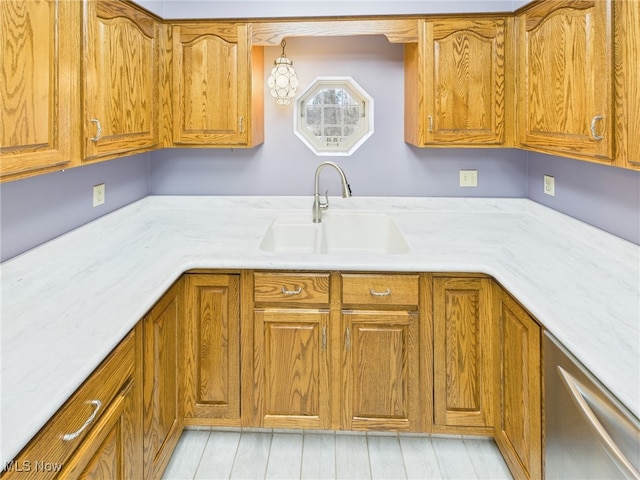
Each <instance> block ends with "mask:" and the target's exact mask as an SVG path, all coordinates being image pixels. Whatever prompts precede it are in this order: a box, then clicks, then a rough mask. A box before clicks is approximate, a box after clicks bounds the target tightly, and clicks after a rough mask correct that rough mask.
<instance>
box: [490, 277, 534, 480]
mask: <svg viewBox="0 0 640 480" xmlns="http://www.w3.org/2000/svg"><path fill="white" fill-rule="evenodd" d="M496 291H497V292H498V296H499V299H498V301H497V302H496V306H497V309H498V311H497V312H496V317H497V318H498V331H499V341H498V347H499V351H500V355H499V363H500V367H501V375H500V382H499V385H500V390H499V395H498V396H499V399H500V405H499V407H500V408H499V409H498V413H499V414H498V415H497V418H496V428H495V433H494V436H495V440H496V443H497V444H498V447H499V448H500V451H501V452H502V455H503V456H504V458H505V461H506V462H507V465H509V469H510V470H511V473H512V474H513V476H514V477H515V478H517V479H536V478H542V414H541V405H542V394H541V388H542V387H541V366H540V365H541V363H540V349H541V344H540V331H541V329H540V326H539V325H538V324H537V323H536V322H535V321H534V320H533V319H532V318H531V317H530V316H529V314H528V313H527V312H526V311H525V310H524V309H523V308H522V307H521V306H520V305H519V304H518V303H516V302H515V301H514V300H513V299H512V298H511V297H510V296H509V295H508V294H507V293H506V292H505V291H504V290H502V289H500V288H496Z"/></svg>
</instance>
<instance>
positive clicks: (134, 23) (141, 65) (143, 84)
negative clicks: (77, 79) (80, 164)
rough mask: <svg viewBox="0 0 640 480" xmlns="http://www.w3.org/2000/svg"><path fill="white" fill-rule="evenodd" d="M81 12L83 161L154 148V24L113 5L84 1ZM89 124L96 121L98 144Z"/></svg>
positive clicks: (104, 1)
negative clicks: (82, 28)
mask: <svg viewBox="0 0 640 480" xmlns="http://www.w3.org/2000/svg"><path fill="white" fill-rule="evenodd" d="M84 8H85V12H84V16H85V22H84V35H85V41H84V57H83V58H84V60H85V61H84V65H83V74H84V75H83V76H84V82H85V83H84V118H83V128H84V160H85V161H88V160H95V159H98V158H99V159H106V158H113V157H114V156H122V154H125V153H127V154H131V153H138V152H141V151H145V150H148V149H152V148H156V147H157V146H158V142H159V139H158V138H159V137H158V108H159V101H158V97H159V94H160V90H159V82H158V78H159V76H158V67H159V47H160V39H159V36H160V24H159V22H157V21H155V19H154V18H152V17H151V16H149V15H147V14H145V13H143V12H141V11H140V10H138V9H136V8H135V7H133V6H131V5H130V4H128V3H124V2H121V1H116V0H100V1H96V0H85V2H84ZM91 119H96V120H98V121H99V122H100V126H101V136H100V139H99V140H97V141H96V140H92V138H93V137H95V136H96V133H97V127H96V125H95V124H94V123H93V122H91Z"/></svg>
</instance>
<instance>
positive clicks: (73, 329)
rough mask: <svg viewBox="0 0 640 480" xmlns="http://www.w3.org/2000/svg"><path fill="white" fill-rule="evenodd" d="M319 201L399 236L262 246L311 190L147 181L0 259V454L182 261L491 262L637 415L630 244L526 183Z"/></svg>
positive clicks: (254, 264) (635, 254)
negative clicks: (378, 248)
mask: <svg viewBox="0 0 640 480" xmlns="http://www.w3.org/2000/svg"><path fill="white" fill-rule="evenodd" d="M330 201H331V207H330V209H329V210H328V212H326V213H325V214H327V215H331V212H333V211H339V210H355V211H366V212H377V213H387V214H389V215H391V216H392V217H393V218H394V220H395V222H396V224H397V225H398V226H399V228H400V229H401V230H402V232H403V233H404V235H405V237H406V239H407V242H408V243H409V247H410V252H409V253H407V254H397V255H373V254H359V255H355V254H352V255H337V254H336V255H326V254H306V255H301V254H284V253H269V252H265V251H262V250H261V249H260V248H259V245H260V241H261V239H262V236H263V235H264V233H265V231H266V230H267V228H268V226H269V224H270V222H271V221H272V220H273V218H274V217H275V216H276V215H278V214H283V213H301V214H308V215H309V217H310V216H311V204H312V198H310V197H232V196H230V197H224V196H184V197H179V196H150V197H146V198H144V199H142V200H140V201H138V202H136V203H134V204H131V205H129V206H127V207H124V208H122V209H120V210H118V211H116V212H113V213H111V214H109V215H106V216H104V217H102V218H100V219H98V220H96V221H94V222H91V223H89V224H87V225H85V226H82V227H80V228H78V229H76V230H74V231H72V232H69V233H67V234H65V235H63V236H61V237H59V238H57V239H55V240H52V241H50V242H48V243H46V244H44V245H42V246H40V247H37V248H35V249H33V250H31V251H29V252H27V253H25V254H22V255H20V256H18V257H16V258H14V259H11V260H9V261H7V262H5V263H3V264H2V265H0V276H1V277H0V282H1V287H2V288H1V295H2V296H1V301H2V304H1V310H0V312H1V328H0V337H1V347H2V348H1V352H0V374H1V383H0V402H1V405H0V415H1V416H0V425H1V426H0V429H1V442H2V443H1V444H0V458H1V461H2V464H3V465H4V464H5V463H6V462H8V461H10V460H12V459H13V457H14V456H15V455H16V454H17V453H18V452H19V451H20V449H21V448H22V447H23V446H24V445H26V443H27V442H28V441H29V439H30V438H31V437H32V436H33V435H35V433H37V431H38V430H39V429H40V428H41V427H42V426H43V425H44V424H45V423H46V422H47V420H48V419H49V418H50V417H51V416H52V415H53V414H54V413H55V412H56V410H57V409H58V408H59V407H60V406H61V405H62V404H63V403H64V401H65V400H66V399H67V398H68V397H69V396H70V395H71V394H72V393H73V391H74V390H75V389H76V388H77V387H78V386H79V385H80V384H81V383H82V382H83V381H84V380H85V379H86V378H87V376H88V375H89V374H90V373H91V372H92V370H93V369H94V368H95V367H96V366H97V365H98V364H99V363H100V362H101V361H102V360H103V359H104V358H105V356H106V355H107V354H108V353H109V352H110V351H111V350H112V349H113V347H115V346H116V345H117V344H118V342H119V341H120V340H121V339H122V338H124V336H125V335H126V334H127V332H128V331H129V330H130V329H131V328H132V327H133V326H134V325H135V324H136V323H137V322H138V320H140V319H141V318H142V317H143V316H144V315H145V314H146V313H147V311H148V310H149V309H150V308H151V307H152V306H153V305H154V303H155V302H156V301H157V300H158V299H159V298H160V297H161V296H162V294H163V293H164V292H165V291H166V290H167V288H168V287H169V286H171V284H172V283H173V282H174V281H175V280H176V279H177V278H179V277H180V275H181V274H182V273H183V272H185V271H187V270H189V269H193V268H212V269H215V268H234V269H242V268H252V269H300V270H329V269H339V270H360V271H424V272H481V273H486V274H489V275H492V276H493V277H494V278H495V279H496V280H498V281H499V282H500V283H501V284H502V285H503V286H504V287H505V288H506V289H507V290H508V291H509V292H510V293H511V294H512V295H513V296H514V297H515V298H517V299H518V301H519V302H520V303H522V304H523V305H524V306H525V307H526V308H527V309H528V310H529V311H530V312H531V314H533V315H534V316H535V317H536V318H537V320H538V321H540V322H541V323H542V324H543V325H544V326H545V327H546V328H547V329H548V330H549V331H550V332H551V333H552V334H553V335H554V336H555V337H556V338H557V339H559V340H560V341H561V342H562V343H563V344H564V345H565V346H566V347H567V348H568V349H569V350H570V351H571V352H572V353H573V354H574V355H575V356H576V357H577V358H578V359H579V360H580V361H581V362H582V363H583V364H584V365H585V366H586V367H587V368H588V369H589V370H591V372H592V373H593V374H594V375H596V376H597V377H598V378H599V379H600V381H601V382H602V383H604V385H605V386H606V387H607V388H609V389H610V390H611V391H612V392H613V393H614V394H615V395H616V396H617V397H618V399H619V400H620V401H621V402H622V403H624V404H625V405H626V406H627V407H628V409H629V410H630V411H631V412H632V413H633V414H634V415H636V416H637V417H640V247H639V246H637V245H634V244H632V243H630V242H627V241H624V240H621V239H620V238H618V237H615V236H613V235H610V234H608V233H605V232H603V231H601V230H599V229H597V228H594V227H591V226H589V225H586V224H584V223H582V222H579V221H577V220H575V219H572V218H570V217H568V216H566V215H563V214H560V213H558V212H555V211H553V210H551V209H548V208H546V207H543V206H541V205H539V204H537V203H535V202H532V201H530V200H525V199H460V198H404V197H391V198H386V197H353V198H349V199H341V198H331V199H330Z"/></svg>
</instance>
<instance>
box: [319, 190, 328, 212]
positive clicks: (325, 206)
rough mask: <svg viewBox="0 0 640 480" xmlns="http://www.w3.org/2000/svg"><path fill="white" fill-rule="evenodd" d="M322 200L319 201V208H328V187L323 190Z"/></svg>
mask: <svg viewBox="0 0 640 480" xmlns="http://www.w3.org/2000/svg"><path fill="white" fill-rule="evenodd" d="M324 199H325V201H324V202H320V208H321V209H322V210H326V209H327V208H329V189H327V190H325V191H324Z"/></svg>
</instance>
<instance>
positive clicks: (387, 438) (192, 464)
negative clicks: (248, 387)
mask: <svg viewBox="0 0 640 480" xmlns="http://www.w3.org/2000/svg"><path fill="white" fill-rule="evenodd" d="M329 478H333V479H353V480H361V479H394V480H395V479H461V480H471V479H491V480H500V479H509V480H510V479H511V478H512V477H511V474H510V473H509V470H508V469H507V466H506V464H505V463H504V460H503V459H502V456H501V455H500V452H499V451H498V447H496V444H495V443H494V441H493V440H492V439H489V438H474V437H464V438H462V437H455V438H451V437H438V436H409V435H384V434H371V433H369V434H366V435H364V434H349V433H336V434H334V433H333V432H308V431H305V432H302V431H301V432H289V431H286V432H278V431H276V432H273V433H272V432H269V431H267V432H247V431H242V432H240V431H224V430H222V431H220V430H185V432H184V433H183V435H182V438H181V439H180V442H179V443H178V446H177V448H176V450H175V453H174V454H173V457H172V458H171V462H170V463H169V465H168V467H167V470H166V471H165V474H164V477H163V480H179V479H180V480H182V479H206V480H213V479H250V480H257V479H277V480H283V479H329Z"/></svg>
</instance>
